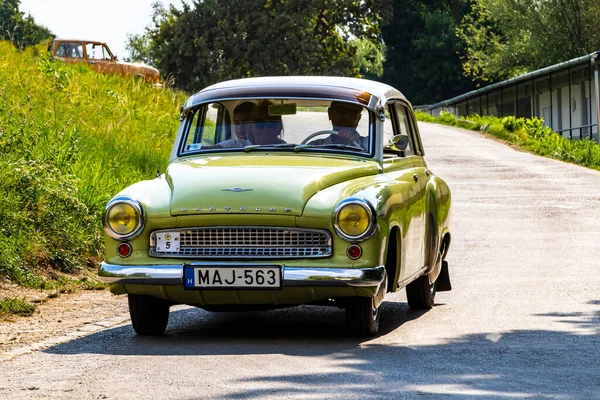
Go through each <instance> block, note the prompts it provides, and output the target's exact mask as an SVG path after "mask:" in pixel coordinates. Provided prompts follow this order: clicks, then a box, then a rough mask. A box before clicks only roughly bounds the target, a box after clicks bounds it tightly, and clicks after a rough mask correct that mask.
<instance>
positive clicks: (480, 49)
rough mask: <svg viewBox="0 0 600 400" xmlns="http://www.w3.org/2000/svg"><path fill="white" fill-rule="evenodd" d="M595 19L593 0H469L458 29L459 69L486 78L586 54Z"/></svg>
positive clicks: (595, 41) (599, 10)
mask: <svg viewBox="0 0 600 400" xmlns="http://www.w3.org/2000/svg"><path fill="white" fill-rule="evenodd" d="M598 21H600V2H598V1H597V0H535V1H531V0H474V1H473V7H472V12H471V13H470V14H468V15H467V16H465V18H464V20H463V23H462V24H461V26H460V27H459V29H458V30H457V32H458V34H459V36H460V37H461V38H463V39H464V40H465V42H466V44H467V45H466V52H465V56H464V63H463V69H464V73H465V74H466V75H467V76H470V77H473V78H474V79H477V80H478V81H479V82H480V83H488V82H493V81H498V80H503V79H508V78H511V77H514V76H517V75H520V74H523V73H525V72H528V71H532V70H536V69H539V68H543V67H546V66H549V65H552V64H556V63H559V62H562V61H566V60H569V59H572V58H576V57H579V56H583V55H585V54H589V53H591V52H593V51H595V50H598V49H600V28H599V26H600V25H599V24H598Z"/></svg>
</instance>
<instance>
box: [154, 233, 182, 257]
mask: <svg viewBox="0 0 600 400" xmlns="http://www.w3.org/2000/svg"><path fill="white" fill-rule="evenodd" d="M179 244H180V241H179V232H158V233H157V234H156V249H155V251H156V252H157V253H170V252H179V249H180V245H179Z"/></svg>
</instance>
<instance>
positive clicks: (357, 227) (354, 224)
mask: <svg viewBox="0 0 600 400" xmlns="http://www.w3.org/2000/svg"><path fill="white" fill-rule="evenodd" d="M334 226H335V229H336V231H337V234H338V235H339V236H340V237H341V238H342V239H345V240H349V241H358V240H365V239H367V238H368V237H369V236H371V234H372V233H373V230H374V227H375V224H374V221H373V211H372V208H371V206H370V204H369V203H367V202H366V201H364V200H362V199H348V200H345V201H343V202H341V203H340V204H339V205H338V206H337V207H336V210H335V213H334Z"/></svg>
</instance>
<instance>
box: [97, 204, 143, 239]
mask: <svg viewBox="0 0 600 400" xmlns="http://www.w3.org/2000/svg"><path fill="white" fill-rule="evenodd" d="M104 226H105V229H104V230H105V232H106V233H107V234H108V235H109V236H111V237H112V238H114V239H126V238H132V237H133V236H135V235H136V234H137V233H139V232H140V231H141V228H142V207H141V206H140V204H139V203H138V202H137V201H135V200H130V199H115V200H113V201H111V202H110V203H109V204H108V205H107V206H106V209H105V215H104Z"/></svg>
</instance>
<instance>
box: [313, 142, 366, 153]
mask: <svg viewBox="0 0 600 400" xmlns="http://www.w3.org/2000/svg"><path fill="white" fill-rule="evenodd" d="M312 147H333V148H335V149H348V150H358V151H361V152H363V153H364V152H365V149H363V148H362V147H358V146H352V145H350V144H340V143H329V144H316V145H312Z"/></svg>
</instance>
